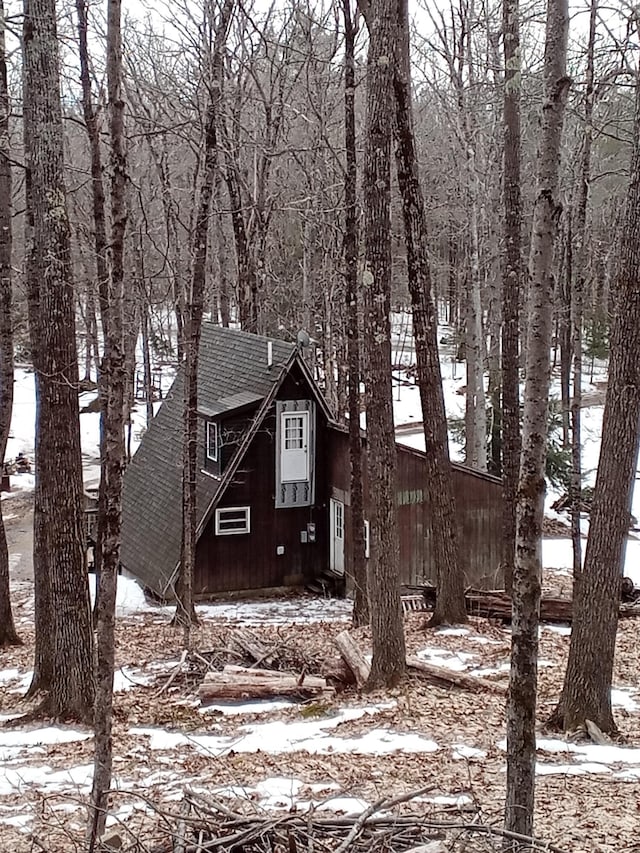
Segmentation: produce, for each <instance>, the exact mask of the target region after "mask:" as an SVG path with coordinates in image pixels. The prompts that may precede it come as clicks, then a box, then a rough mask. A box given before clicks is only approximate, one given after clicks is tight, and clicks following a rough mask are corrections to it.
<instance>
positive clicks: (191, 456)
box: [174, 0, 235, 649]
mask: <svg viewBox="0 0 640 853" xmlns="http://www.w3.org/2000/svg"><path fill="white" fill-rule="evenodd" d="M234 8H235V0H226V2H225V4H224V7H223V8H222V11H221V13H220V20H219V21H218V24H217V29H216V36H215V42H214V47H213V64H212V69H211V93H210V95H209V104H208V108H207V117H206V126H205V140H204V167H203V174H202V183H201V186H200V190H199V193H198V199H197V202H196V218H195V230H194V235H193V249H192V251H193V262H192V263H193V266H192V274H191V288H190V293H189V296H188V299H187V322H186V333H187V337H186V340H185V363H184V410H183V418H184V455H183V473H182V553H181V557H180V576H179V580H178V589H177V593H178V603H177V606H176V613H175V617H174V623H175V624H178V625H182V626H183V628H184V639H183V645H184V648H185V649H189V648H190V645H191V625H192V624H194V623H195V622H196V621H197V617H196V612H195V608H194V606H193V572H194V569H195V562H196V542H197V538H196V522H197V514H196V510H197V507H196V485H197V474H198V356H199V350H200V334H201V330H202V312H203V310H204V289H205V280H206V268H207V246H208V242H209V218H210V216H209V212H210V209H211V198H212V195H213V190H214V186H215V181H216V172H217V169H218V121H219V115H220V102H221V98H222V68H223V58H224V56H223V54H224V46H225V43H226V39H227V33H228V31H229V25H230V23H231V17H232V15H233V11H234Z"/></svg>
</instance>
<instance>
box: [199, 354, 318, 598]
mask: <svg viewBox="0 0 640 853" xmlns="http://www.w3.org/2000/svg"><path fill="white" fill-rule="evenodd" d="M312 397H313V394H312V392H311V391H310V389H309V386H308V385H307V383H306V381H305V380H304V378H303V377H302V375H301V374H298V375H296V372H295V371H292V373H291V374H290V375H289V376H288V377H287V379H286V380H285V382H284V384H283V386H282V388H281V390H280V392H279V394H278V399H281V400H294V399H310V398H312ZM316 418H317V424H316V452H317V459H318V466H317V471H316V498H315V504H314V506H311V507H309V506H307V507H297V508H291V509H276V508H275V435H276V421H275V405H274V406H272V407H271V409H270V411H269V412H268V413H267V416H266V418H265V420H264V421H263V423H262V425H261V427H260V429H259V431H258V433H257V434H256V436H255V438H254V439H253V441H252V442H251V445H250V446H249V449H248V451H247V453H246V455H245V457H244V459H243V460H242V463H241V465H240V468H239V470H238V472H237V473H236V475H235V477H234V479H233V482H232V483H231V485H230V486H229V487H228V489H227V490H226V492H225V494H224V495H223V497H222V498H221V499H220V502H219V506H220V507H232V506H248V507H250V508H251V532H250V533H247V534H238V535H233V536H216V535H215V514H214V516H213V517H212V518H211V519H210V521H209V522H208V524H207V527H206V529H205V530H204V532H203V534H202V536H201V537H200V540H199V542H198V551H197V559H196V573H195V579H194V592H195V593H196V594H198V595H206V594H213V593H217V592H225V591H228V590H248V589H265V588H270V587H282V586H288V585H301V584H302V583H304V582H305V581H307V580H311V579H312V578H313V577H316V576H317V575H318V574H320V573H321V572H322V571H323V570H324V569H325V568H326V566H327V562H328V550H329V546H328V541H327V520H328V519H327V515H328V510H327V501H328V498H327V478H326V469H325V466H324V465H323V464H322V460H323V459H325V458H326V456H327V423H326V419H325V418H324V416H323V414H322V410H321V409H320V407H319V406H317V407H316ZM242 426H243V424H242V419H241V418H238V419H228V420H227V421H225V423H224V426H223V430H224V429H225V427H227V429H228V430H229V433H231V431H232V430H233V429H237V431H238V433H240V432H241V431H242ZM223 460H224V462H227V461H228V456H227V454H226V453H225V455H224V456H223ZM309 522H313V523H315V525H316V541H315V542H314V543H306V544H305V543H302V542H301V541H300V534H301V532H302V531H306V529H307V524H308V523H309ZM278 546H283V547H284V554H282V555H279V554H277V548H278Z"/></svg>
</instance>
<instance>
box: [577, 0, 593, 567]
mask: <svg viewBox="0 0 640 853" xmlns="http://www.w3.org/2000/svg"><path fill="white" fill-rule="evenodd" d="M597 17H598V0H591V9H590V12H589V40H588V42H587V68H586V79H585V93H584V131H583V135H582V152H581V157H580V163H579V172H578V179H577V182H576V186H575V188H574V197H573V203H572V205H571V220H572V223H571V233H572V235H573V238H574V240H575V253H574V254H575V263H574V264H573V265H572V266H573V269H574V275H573V277H572V281H571V349H572V352H573V396H572V399H571V538H572V539H573V577H574V582H579V579H580V575H581V573H582V528H581V525H580V518H581V511H580V507H581V505H582V437H581V433H582V429H581V426H582V423H581V408H582V321H583V314H584V289H585V281H586V278H587V203H588V201H589V185H590V183H591V149H592V147H593V106H594V96H595V85H594V84H595V46H596V25H597Z"/></svg>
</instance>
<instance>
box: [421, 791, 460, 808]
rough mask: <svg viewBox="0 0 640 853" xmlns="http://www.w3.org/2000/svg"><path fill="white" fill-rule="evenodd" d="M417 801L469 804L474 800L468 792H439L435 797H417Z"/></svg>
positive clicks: (447, 804) (457, 805) (452, 804)
mask: <svg viewBox="0 0 640 853" xmlns="http://www.w3.org/2000/svg"><path fill="white" fill-rule="evenodd" d="M417 801H419V802H423V803H434V804H435V805H437V806H456V807H457V808H461V807H462V806H469V805H471V803H472V802H473V800H472V799H471V797H470V796H469V795H468V794H437V795H436V796H435V797H417Z"/></svg>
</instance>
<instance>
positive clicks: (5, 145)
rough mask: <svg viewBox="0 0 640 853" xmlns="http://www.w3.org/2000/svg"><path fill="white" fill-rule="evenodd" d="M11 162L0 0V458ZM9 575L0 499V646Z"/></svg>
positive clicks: (7, 418) (6, 398) (8, 341)
mask: <svg viewBox="0 0 640 853" xmlns="http://www.w3.org/2000/svg"><path fill="white" fill-rule="evenodd" d="M11 208H12V201H11V162H10V160H9V91H8V88H7V58H6V42H5V16H4V2H3V0H0V462H1V461H2V460H3V459H4V455H5V453H6V450H7V441H8V439H9V429H10V427H11V413H12V410H13V320H12V299H11V249H12V235H13V232H12V223H11V216H12V210H11ZM21 642H22V641H21V640H20V637H19V636H18V633H17V631H16V628H15V624H14V621H13V611H12V609H11V591H10V579H9V550H8V547H7V537H6V533H5V528H4V519H3V517H2V504H1V503H0V646H17V645H20V644H21Z"/></svg>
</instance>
